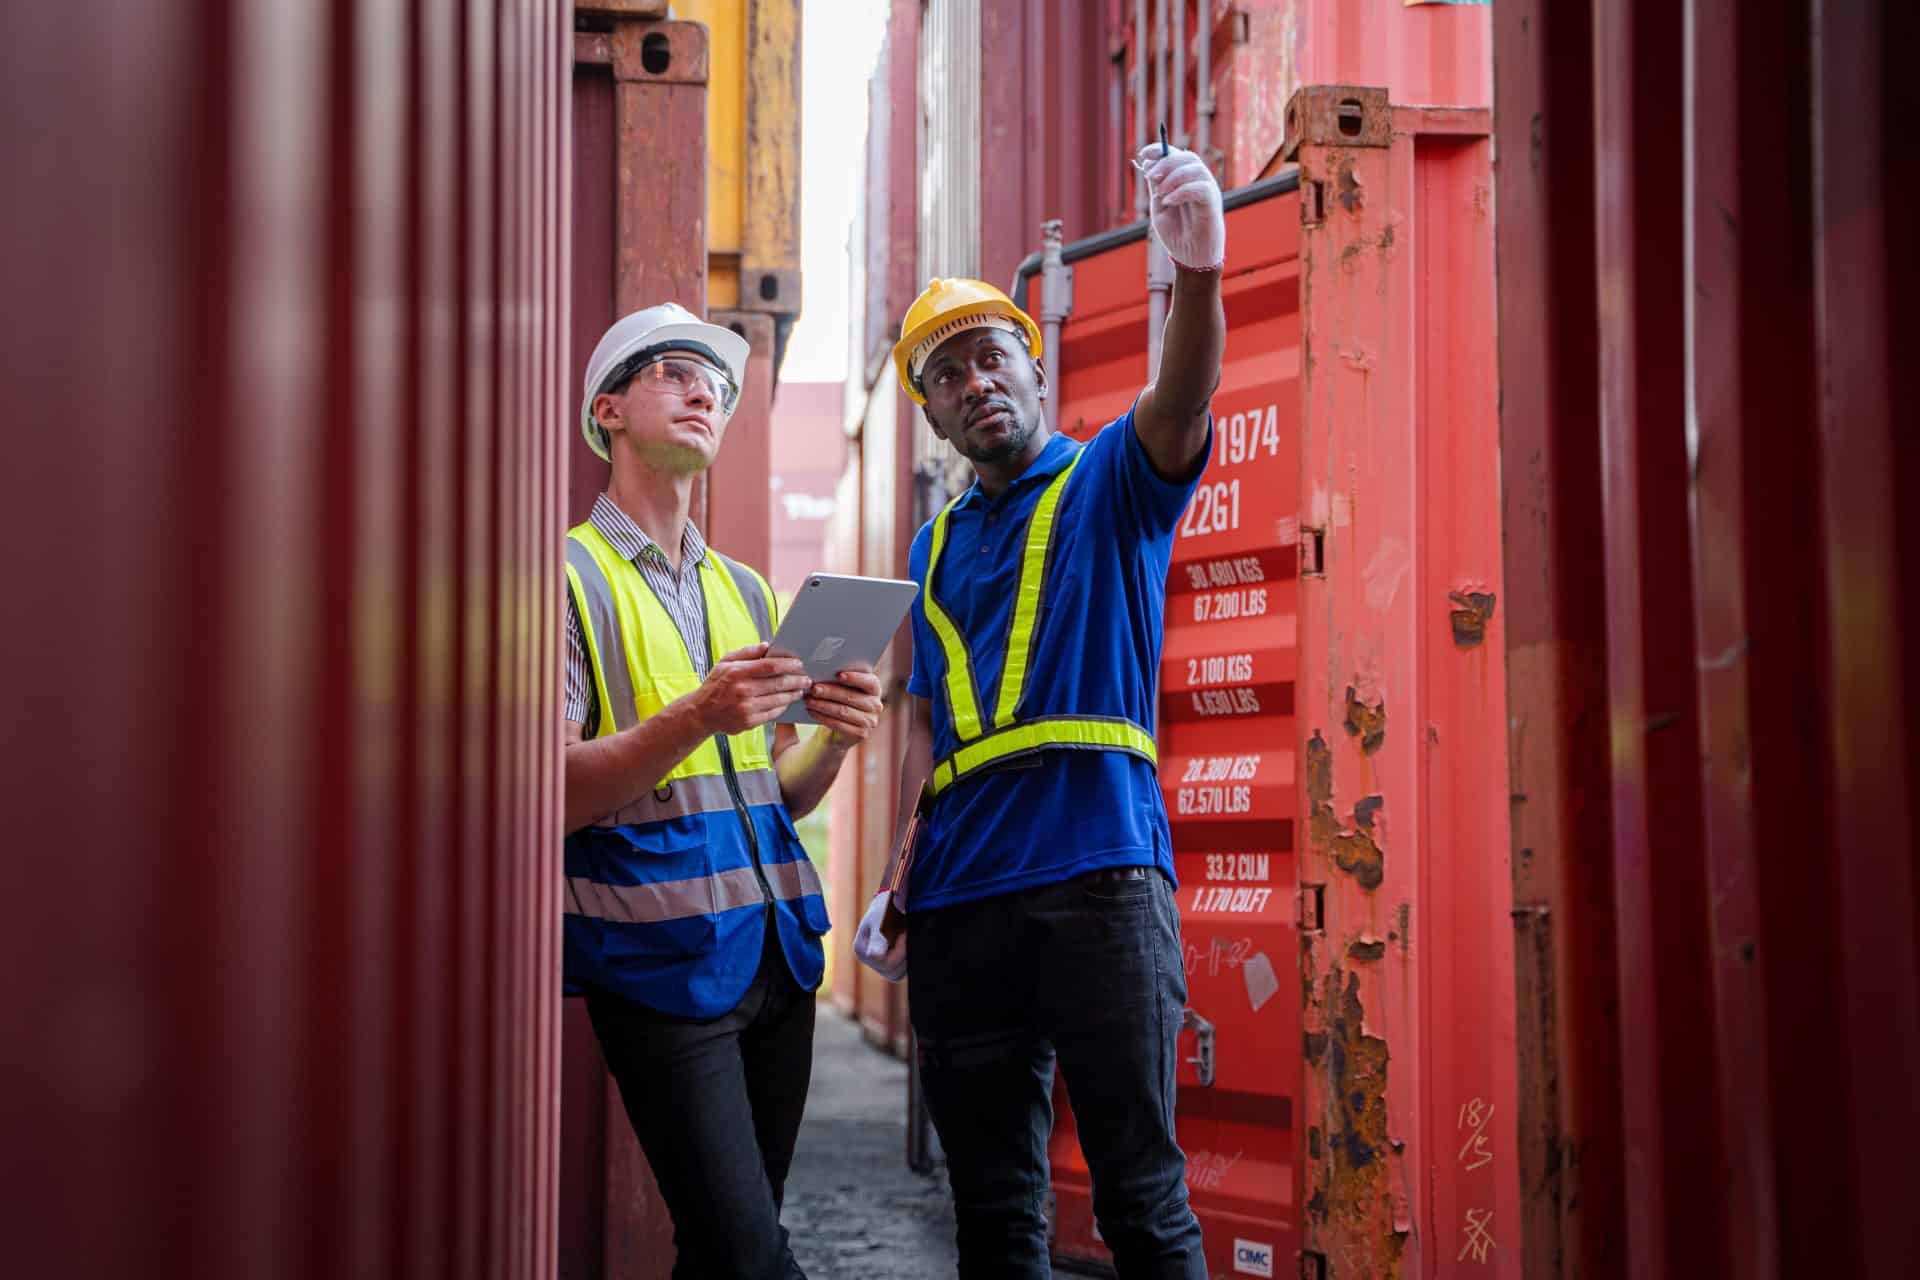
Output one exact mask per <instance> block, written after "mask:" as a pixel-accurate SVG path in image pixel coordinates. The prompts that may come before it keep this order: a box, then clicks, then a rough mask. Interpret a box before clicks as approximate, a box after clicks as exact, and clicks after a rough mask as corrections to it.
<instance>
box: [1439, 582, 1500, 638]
mask: <svg viewBox="0 0 1920 1280" xmlns="http://www.w3.org/2000/svg"><path fill="white" fill-rule="evenodd" d="M1447 599H1449V600H1451V601H1452V602H1453V605H1454V609H1453V613H1452V615H1451V617H1452V619H1453V643H1454V644H1455V645H1456V646H1458V647H1459V648H1462V649H1473V648H1478V647H1479V646H1480V645H1481V644H1482V643H1483V642H1485V640H1486V638H1487V623H1489V622H1491V621H1492V620H1493V608H1494V595H1493V592H1491V591H1449V592H1448V593H1447Z"/></svg>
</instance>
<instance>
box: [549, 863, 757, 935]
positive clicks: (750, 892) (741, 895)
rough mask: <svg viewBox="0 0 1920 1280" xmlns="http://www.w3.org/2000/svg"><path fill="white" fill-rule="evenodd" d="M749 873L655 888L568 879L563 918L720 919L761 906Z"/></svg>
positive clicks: (634, 920)
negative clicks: (724, 913) (748, 908)
mask: <svg viewBox="0 0 1920 1280" xmlns="http://www.w3.org/2000/svg"><path fill="white" fill-rule="evenodd" d="M763 900H764V899H763V897H762V895H761V893H760V880H759V878H758V877H757V876H755V875H754V874H753V868H752V867H735V868H734V869H733V870H731V871H722V872H720V873H719V874H718V875H712V876H699V877H697V878H695V879H692V880H665V881H661V882H660V883H658V884H601V883H600V882H599V881H597V880H588V879H587V878H585V877H584V876H568V877H567V914H568V915H570V916H588V917H591V918H592V919H595V920H611V921H613V922H615V923H616V924H658V923H660V922H662V921H665V920H684V919H686V918H687V917H688V916H707V915H719V914H720V913H721V912H723V911H731V910H733V909H734V908H736V907H750V906H753V905H754V904H755V903H758V902H761V901H763Z"/></svg>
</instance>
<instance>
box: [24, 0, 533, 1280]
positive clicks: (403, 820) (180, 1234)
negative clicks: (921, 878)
mask: <svg viewBox="0 0 1920 1280" xmlns="http://www.w3.org/2000/svg"><path fill="white" fill-rule="evenodd" d="M566 31H567V8H566V6H564V5H559V4H553V3H547V2H545V0H542V2H539V3H505V4H494V5H456V4H452V3H437V4H423V5H420V6H416V7H413V8H411V9H408V10H401V9H399V8H394V7H390V6H377V5H365V4H363V5H358V6H355V5H337V6H314V5H306V4H290V3H273V4H267V3H262V4H246V5H241V4H228V3H211V4H205V5H197V6H187V7H176V6H156V5H144V4H104V5H103V4H95V5H86V6H58V7H54V6H45V5H13V6H8V7H7V8H6V9H5V10H4V16H0V47H4V48H5V49H6V51H7V52H6V55H5V62H6V67H7V73H6V76H5V77H4V79H5V82H6V84H7V89H6V90H5V93H6V95H7V106H6V110H5V111H4V113H0V137H4V140H5V141H4V155H5V160H6V167H7V171H8V174H9V195H8V198H7V200H6V201H5V207H4V211H0V246H4V247H0V255H4V261H5V263H6V267H5V272H4V279H5V282H6V283H5V288H6V290H7V295H8V296H7V306H6V313H5V314H6V319H5V320H4V322H0V323H4V326H5V341H4V342H3V343H0V352H4V354H0V361H4V363H5V366H6V377H5V379H4V384H5V386H6V391H5V393H4V394H5V397H6V402H7V404H6V414H5V416H6V420H7V422H8V423H9V425H10V426H11V427H12V428H13V431H12V433H11V434H12V439H11V449H10V454H9V461H8V466H7V468H6V472H5V476H6V479H5V481H4V484H5V488H6V495H5V498H4V501H0V512H3V513H4V514H0V524H3V525H4V529H5V537H4V545H5V546H6V548H7V553H6V559H7V580H8V583H9V585H10V587H11V591H12V595H11V600H10V607H9V608H8V610H7V619H8V625H7V626H6V628H5V629H4V639H3V640H0V661H3V662H4V670H5V672H6V682H7V686H8V694H7V705H8V714H7V717H6V730H5V739H4V742H5V747H4V753H3V755H0V758H3V759H4V761H5V768H6V771H7V774H8V784H7V794H8V797H9V799H8V804H7V808H8V810H9V812H8V814H7V818H6V826H7V829H8V854H7V856H6V857H5V858H4V859H0V867H4V870H0V901H4V903H5V904H6V905H5V908H4V911H5V917H6V918H5V926H4V928H0V938H4V942H0V952H3V953H4V959H5V965H6V970H7V974H8V982H7V988H6V989H7V993H8V994H7V996H6V998H5V1003H6V1006H7V1013H8V1017H7V1026H8V1032H7V1041H8V1046H9V1047H8V1049H7V1051H6V1053H5V1054H3V1055H0V1132H4V1134H5V1138H4V1142H3V1143H0V1146H3V1147H4V1150H5V1152H6V1157H5V1159H6V1164H7V1170H8V1174H7V1178H6V1183H7V1186H8V1188H9V1196H8V1202H7V1205H6V1208H5V1210H4V1211H0V1217H3V1218H4V1224H5V1229H6V1245H5V1255H6V1269H7V1270H8V1271H9V1272H10V1273H11V1274H18V1275H63V1276H95V1275H98V1276H124V1275H136V1274H137V1275H146V1276H182V1277H185V1276H193V1277H196V1278H204V1277H236V1278H238V1277H249V1278H251V1277H259V1276H285V1277H301V1276H316V1277H318V1276H343V1275H355V1276H375V1275H394V1276H400V1275H405V1276H419V1277H427V1276H461V1277H467V1276H479V1275H488V1276H497V1277H534V1276H544V1275H548V1274H550V1273H551V1271H552V1267H553V1257H554V1247H555V1241H554V1221H555V1217H554V1202H555V1194H554V1151H555V1144H556V1124H557V1116H556V1105H555V1100H556V1065H557V1063H556V1049H557V1038H556V1013H557V1006H558V975H557V961H558V938H557V927H558V920H559V903H558V899H557V890H558V883H559V881H558V875H559V868H558V842H557V840H556V839H555V832H556V831H557V829H558V794H559V792H558V782H559V769H558V763H559V762H558V754H557V752H558V747H557V738H556V735H555V732H554V725H555V722H556V716H557V714H558V708H557V699H558V691H557V681H556V678H555V673H556V671H557V669H558V667H557V662H558V658H557V644H558V635H559V632H558V624H557V612H556V611H557V606H558V603H559V599H560V594H559V592H560V578H559V576H558V572H557V569H558V560H557V549H558V546H559V541H558V539H559V536H560V531H561V485H562V482H563V454H562V452H561V440H562V426H563V420H564V413H563V410H562V404H563V402H564V400H565V399H566V396H565V394H564V390H563V385H562V384H563V381H564V378H563V358H564V354H565V337H564V320H565V316H566V306H567V301H566V298H567V273H566V271H565V262H566V254H567V225H568V223H567V217H566V210H567V188H566V178H567V166H568V146H567V134H566V131H565V129H564V127H563V126H564V121H565V119H566V100H565V95H564V85H565V65H566V46H565V43H564V41H565V37H566Z"/></svg>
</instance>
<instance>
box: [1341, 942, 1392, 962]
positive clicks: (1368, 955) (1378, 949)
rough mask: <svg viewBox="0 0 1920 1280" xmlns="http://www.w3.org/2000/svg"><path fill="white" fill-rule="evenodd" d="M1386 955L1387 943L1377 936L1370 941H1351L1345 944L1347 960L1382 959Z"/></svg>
mask: <svg viewBox="0 0 1920 1280" xmlns="http://www.w3.org/2000/svg"><path fill="white" fill-rule="evenodd" d="M1386 956H1387V944H1386V943H1384V942H1382V941H1380V940H1379V939H1378V938H1375V939H1373V940H1372V941H1371V942H1362V941H1358V940H1356V941H1353V942H1350V943H1348V944H1347V958H1348V959H1349V960H1384V959H1386Z"/></svg>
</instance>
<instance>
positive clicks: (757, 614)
mask: <svg viewBox="0 0 1920 1280" xmlns="http://www.w3.org/2000/svg"><path fill="white" fill-rule="evenodd" d="M707 554H709V555H711V556H713V557H715V558H716V559H718V560H719V561H720V563H721V564H722V565H723V566H725V568H726V570H727V572H728V573H729V574H731V575H732V576H733V585H734V586H736V587H738V588H739V589H740V598H741V599H742V600H744V601H746V604H747V612H748V613H749V614H751V615H752V616H753V625H754V626H756V627H758V628H759V629H760V638H761V639H762V640H771V639H773V611H772V609H771V608H770V607H769V605H768V601H767V589H766V588H765V587H763V586H761V585H760V579H759V578H758V577H756V576H754V572H753V570H751V569H749V568H747V567H746V566H745V565H743V564H737V563H735V562H734V561H732V560H729V559H727V557H725V556H723V555H721V554H720V553H719V552H718V551H715V550H714V549H713V548H712V547H708V548H707ZM713 656H714V657H716V658H717V657H719V656H720V655H719V654H717V653H716V654H715V655H713Z"/></svg>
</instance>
